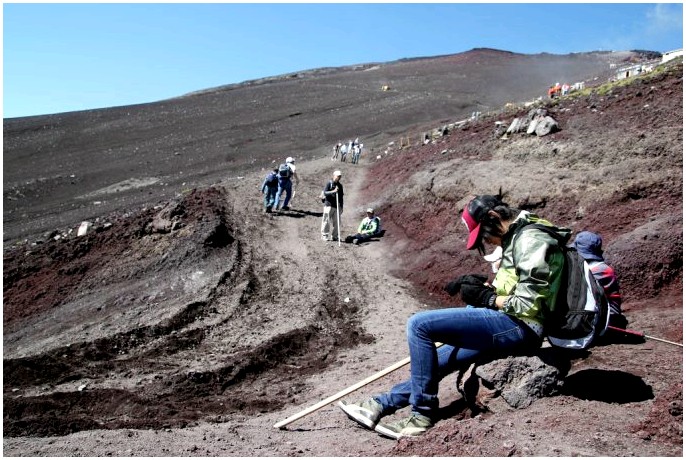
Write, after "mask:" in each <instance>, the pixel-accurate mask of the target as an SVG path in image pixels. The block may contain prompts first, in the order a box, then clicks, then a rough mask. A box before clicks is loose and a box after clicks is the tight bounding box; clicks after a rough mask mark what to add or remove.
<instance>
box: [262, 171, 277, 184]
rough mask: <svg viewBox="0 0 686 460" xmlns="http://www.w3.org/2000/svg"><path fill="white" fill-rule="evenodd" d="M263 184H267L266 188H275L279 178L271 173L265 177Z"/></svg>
mask: <svg viewBox="0 0 686 460" xmlns="http://www.w3.org/2000/svg"><path fill="white" fill-rule="evenodd" d="M265 183H266V184H267V187H276V186H277V185H278V183H279V176H277V175H276V173H275V172H273V171H272V172H270V173H269V174H268V175H267V179H266V181H265Z"/></svg>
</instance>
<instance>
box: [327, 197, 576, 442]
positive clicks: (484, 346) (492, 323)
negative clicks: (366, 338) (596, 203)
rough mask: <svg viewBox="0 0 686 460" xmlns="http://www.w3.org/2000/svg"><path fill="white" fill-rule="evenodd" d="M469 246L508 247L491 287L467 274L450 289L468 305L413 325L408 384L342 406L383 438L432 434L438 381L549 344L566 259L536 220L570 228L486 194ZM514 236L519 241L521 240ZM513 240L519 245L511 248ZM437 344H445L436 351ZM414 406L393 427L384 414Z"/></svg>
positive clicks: (479, 201) (424, 316)
mask: <svg viewBox="0 0 686 460" xmlns="http://www.w3.org/2000/svg"><path fill="white" fill-rule="evenodd" d="M462 220H463V222H464V223H465V225H466V226H467V229H468V232H469V237H468V241H467V249H477V250H478V251H479V253H480V254H481V255H483V254H485V251H484V242H486V243H488V244H490V245H494V246H502V248H503V258H502V261H501V264H500V268H499V269H498V273H497V274H496V275H495V280H494V281H493V286H488V285H486V284H484V282H485V280H486V279H487V278H486V277H485V276H481V275H463V276H461V277H459V278H457V279H456V280H455V281H453V282H451V283H449V284H448V285H447V286H446V290H447V291H448V293H449V294H450V295H456V294H457V293H458V292H459V293H460V295H461V297H462V300H463V301H464V302H465V303H466V304H467V306H466V307H462V308H456V307H452V308H443V309H436V310H429V311H422V312H419V313H416V314H414V315H413V316H412V317H410V319H409V320H408V322H407V342H408V346H409V349H410V379H409V380H408V381H405V382H402V383H399V384H397V385H395V386H394V387H393V388H391V390H390V391H389V392H387V393H383V394H379V395H376V396H374V397H372V398H371V399H368V400H366V401H364V402H361V403H358V404H349V403H347V402H345V401H341V402H340V403H339V406H340V407H341V409H342V410H343V411H344V412H345V413H346V415H348V417H349V418H351V419H352V420H354V421H356V422H357V423H359V424H361V425H362V426H364V427H366V428H369V429H372V430H375V431H376V432H377V433H379V434H381V435H382V436H386V437H390V438H393V439H399V438H400V437H403V436H418V435H421V434H422V433H424V432H426V431H427V430H428V429H429V428H431V427H432V426H433V425H434V423H436V421H437V417H438V408H439V401H438V384H439V381H440V380H441V379H442V378H443V377H445V376H447V375H448V374H450V373H452V372H453V371H456V370H465V369H467V368H468V367H469V366H470V365H471V364H472V363H474V362H476V361H477V360H479V362H481V361H482V360H485V359H496V358H498V357H504V356H508V355H522V354H528V353H533V352H535V350H537V349H538V348H539V347H540V346H541V343H542V340H543V334H544V330H543V325H542V324H543V319H544V315H545V314H546V313H547V311H548V306H549V305H554V304H555V300H556V298H557V295H558V291H559V288H560V284H561V283H562V275H563V266H564V259H565V257H564V254H563V253H562V250H561V248H560V246H559V244H558V241H557V240H556V239H555V238H553V237H552V236H551V235H549V234H548V233H546V232H545V231H543V230H540V229H537V228H531V227H529V228H522V227H524V226H526V225H528V224H531V223H537V224H542V225H548V226H551V227H552V228H553V229H554V231H555V232H557V233H559V234H560V236H561V237H562V238H563V239H569V236H570V235H571V231H570V230H569V229H565V228H558V227H555V226H553V225H552V224H551V223H550V222H548V221H546V220H544V219H541V218H539V217H538V216H536V215H535V214H532V213H530V212H528V211H523V210H518V209H515V208H511V207H509V206H508V205H507V204H506V203H505V202H503V201H502V195H501V194H498V195H495V196H494V195H480V196H477V197H474V198H473V199H472V200H470V201H469V203H468V204H467V205H466V206H465V207H464V210H463V211H462ZM515 236H517V238H516V239H515ZM513 241H514V244H513ZM435 342H442V343H443V344H444V345H443V346H441V347H439V348H436V346H435ZM408 405H410V406H411V407H412V412H411V415H410V416H409V417H408V418H405V419H402V420H399V421H397V422H395V423H380V420H381V418H382V417H385V416H387V415H389V414H392V413H394V412H396V411H397V410H399V409H401V408H403V407H406V406H408Z"/></svg>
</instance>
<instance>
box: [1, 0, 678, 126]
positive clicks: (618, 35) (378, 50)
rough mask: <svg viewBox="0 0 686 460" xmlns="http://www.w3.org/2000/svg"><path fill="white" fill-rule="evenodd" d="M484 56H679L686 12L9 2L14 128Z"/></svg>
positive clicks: (611, 6) (8, 111)
mask: <svg viewBox="0 0 686 460" xmlns="http://www.w3.org/2000/svg"><path fill="white" fill-rule="evenodd" d="M478 47H487V48H496V49H500V50H505V51H513V52H517V53H525V54H537V53H542V52H546V53H554V54H567V53H575V52H585V51H596V50H631V49H642V50H652V51H660V52H665V51H671V50H674V49H679V48H682V47H683V5H682V4H681V3H668V4H650V3H605V4H598V3H585V4H582V3H568V4H551V3H529V4H520V3H500V4H493V3H490V4H489V3H472V4H469V3H433V4H422V3H415V4H409V3H375V4H371V3H290V4H287V3H275V4H261V3H260V4H258V3H242V4H240V3H204V4H195V3H186V4H183V3H147V4H138V3H109V4H104V3H103V4H98V3H90V4H88V3H74V4H56V3H40V4H27V3H4V5H3V117H4V118H11V117H18V116H26V115H42V114H49V113H58V112H67V111H73V110H84V109H93V108H103V107H112V106H120V105H129V104H137V103H144V102H153V101H158V100H162V99H167V98H171V97H175V96H180V95H183V94H186V93H189V92H192V91H197V90H201V89H206V88H212V87H216V86H221V85H226V84H230V83H239V82H242V81H246V80H252V79H256V78H263V77H270V76H275V75H281V74H285V73H290V72H295V71H299V70H307V69H314V68H318V67H338V66H344V65H351V64H362V63H369V62H388V61H393V60H396V59H401V58H411V57H421V56H437V55H442V54H452V53H460V52H463V51H467V50H470V49H472V48H478Z"/></svg>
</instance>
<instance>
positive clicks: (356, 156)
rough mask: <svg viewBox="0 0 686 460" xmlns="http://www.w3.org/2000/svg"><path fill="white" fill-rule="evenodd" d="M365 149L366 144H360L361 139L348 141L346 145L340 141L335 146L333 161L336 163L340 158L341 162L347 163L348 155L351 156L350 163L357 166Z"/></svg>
mask: <svg viewBox="0 0 686 460" xmlns="http://www.w3.org/2000/svg"><path fill="white" fill-rule="evenodd" d="M363 148H364V144H360V139H359V138H355V140H354V141H348V143H346V144H343V143H341V141H338V142H337V143H336V144H335V145H334V146H333V155H331V161H336V160H337V159H338V157H339V156H340V157H341V161H342V162H344V163H345V162H346V159H347V157H348V155H350V157H351V159H350V162H351V163H352V164H357V163H359V162H360V156H361V155H362V149H363Z"/></svg>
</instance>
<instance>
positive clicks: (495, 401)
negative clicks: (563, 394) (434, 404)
mask: <svg viewBox="0 0 686 460" xmlns="http://www.w3.org/2000/svg"><path fill="white" fill-rule="evenodd" d="M569 369H570V359H569V357H567V356H565V354H564V353H559V350H557V349H553V348H541V349H540V350H539V351H538V353H537V354H536V355H533V356H510V357H507V358H503V359H496V360H494V361H490V362H487V363H482V364H473V365H472V366H470V367H469V368H468V369H467V370H466V371H464V372H461V373H460V374H459V375H458V378H457V387H458V390H459V391H460V393H462V396H463V397H464V398H465V401H466V402H467V404H468V405H469V406H470V407H471V408H472V410H473V411H478V412H481V411H490V412H502V411H504V410H510V409H513V408H514V409H521V408H525V407H528V406H530V405H531V404H532V403H533V402H534V401H536V400H537V399H540V398H544V397H547V396H554V395H556V394H558V393H559V392H560V389H561V388H562V385H563V384H564V378H565V376H566V375H567V372H569Z"/></svg>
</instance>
